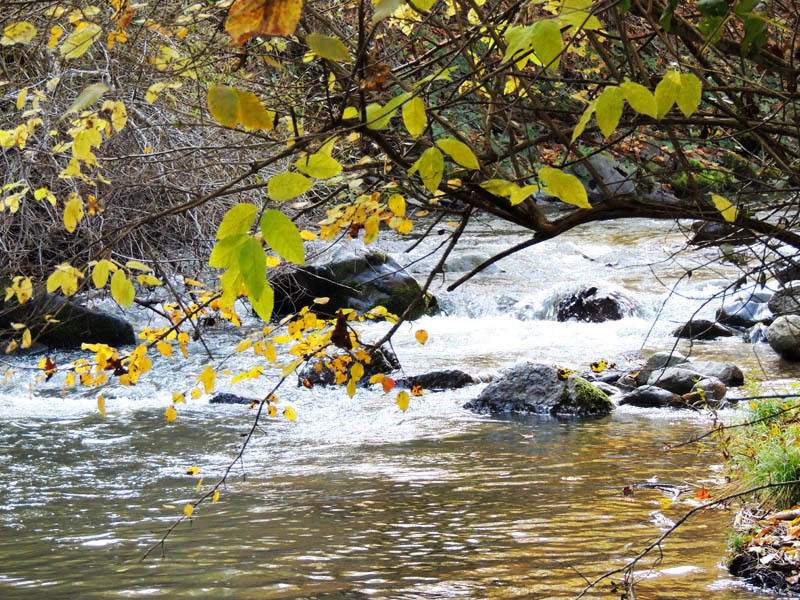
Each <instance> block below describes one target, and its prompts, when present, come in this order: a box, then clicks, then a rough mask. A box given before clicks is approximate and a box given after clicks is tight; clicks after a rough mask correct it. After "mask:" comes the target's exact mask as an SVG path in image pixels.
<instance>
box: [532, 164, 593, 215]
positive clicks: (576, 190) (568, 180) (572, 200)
mask: <svg viewBox="0 0 800 600" xmlns="http://www.w3.org/2000/svg"><path fill="white" fill-rule="evenodd" d="M539 179H541V180H542V182H543V183H544V184H545V185H546V186H547V191H548V192H549V193H550V194H552V195H553V196H556V197H557V198H558V199H559V200H561V201H562V202H566V203H568V204H574V205H575V206H577V207H579V208H592V205H591V204H589V198H588V195H587V194H586V188H585V187H583V184H582V183H581V181H580V179H578V178H577V177H575V175H570V174H569V173H564V172H563V171H561V170H560V169H553V168H551V167H542V168H541V169H539Z"/></svg>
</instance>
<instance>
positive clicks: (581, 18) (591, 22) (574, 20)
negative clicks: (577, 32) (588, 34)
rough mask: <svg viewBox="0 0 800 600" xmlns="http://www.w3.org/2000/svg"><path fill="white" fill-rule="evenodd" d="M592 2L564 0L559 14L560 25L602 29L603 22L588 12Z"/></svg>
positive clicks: (591, 0)
mask: <svg viewBox="0 0 800 600" xmlns="http://www.w3.org/2000/svg"><path fill="white" fill-rule="evenodd" d="M592 3H593V0H564V2H563V4H562V5H561V14H560V15H559V21H560V22H561V25H569V26H570V27H575V28H579V27H580V28H582V29H589V30H595V29H602V28H603V24H602V23H600V21H599V20H598V18H597V17H595V16H594V15H591V13H590V12H589V11H590V10H591V8H592ZM587 9H588V10H587Z"/></svg>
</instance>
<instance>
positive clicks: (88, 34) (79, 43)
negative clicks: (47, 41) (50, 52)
mask: <svg viewBox="0 0 800 600" xmlns="http://www.w3.org/2000/svg"><path fill="white" fill-rule="evenodd" d="M101 33H102V29H101V28H100V26H99V25H96V24H94V23H87V24H86V25H85V26H84V27H82V28H80V29H75V31H73V32H72V33H70V34H69V35H68V36H67V39H65V40H64V43H63V44H61V50H59V52H60V53H61V57H62V58H65V59H67V60H69V59H71V58H79V57H81V56H83V55H84V53H85V52H86V51H87V50H88V49H89V48H90V47H91V45H92V44H93V43H94V41H95V40H96V39H97V38H98V37H100V34H101Z"/></svg>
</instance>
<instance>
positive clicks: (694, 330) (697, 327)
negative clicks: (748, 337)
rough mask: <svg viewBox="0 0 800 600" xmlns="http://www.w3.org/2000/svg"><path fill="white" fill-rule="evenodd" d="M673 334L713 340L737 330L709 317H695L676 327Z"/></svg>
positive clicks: (692, 338)
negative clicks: (710, 319)
mask: <svg viewBox="0 0 800 600" xmlns="http://www.w3.org/2000/svg"><path fill="white" fill-rule="evenodd" d="M672 335H674V336H675V337H679V338H688V339H691V340H713V339H714V338H718V337H730V336H732V335H736V332H735V331H733V330H732V329H729V328H727V327H725V326H723V325H720V324H719V323H715V322H714V321H709V320H708V319H693V320H691V321H689V322H688V323H685V324H683V325H681V326H680V327H678V328H677V329H675V330H674V331H673V332H672Z"/></svg>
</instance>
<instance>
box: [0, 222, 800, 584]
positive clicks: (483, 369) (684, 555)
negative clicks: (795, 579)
mask: <svg viewBox="0 0 800 600" xmlns="http://www.w3.org/2000/svg"><path fill="white" fill-rule="evenodd" d="M443 227H446V226H443ZM522 239H524V234H523V232H521V231H518V230H515V229H513V228H510V227H509V226H508V225H507V224H503V223H498V222H496V221H492V220H483V221H478V222H476V223H475V224H473V225H472V226H471V227H470V228H469V230H468V233H467V235H466V237H465V238H464V240H463V243H462V244H461V245H460V246H459V248H458V249H457V250H456V253H455V255H454V257H453V260H452V261H451V262H450V268H451V269H452V271H449V272H448V273H447V274H446V277H445V278H444V282H442V279H438V280H437V281H436V283H435V284H434V286H433V288H432V291H434V293H436V294H437V296H438V297H439V299H440V302H441V305H442V307H443V308H444V312H443V313H442V314H441V315H437V316H434V317H424V318H423V319H421V320H419V321H417V322H415V323H413V324H408V325H404V326H403V327H402V328H401V329H400V330H399V332H398V333H397V335H396V337H395V339H394V347H395V350H396V352H397V354H398V356H399V358H400V360H401V362H402V363H403V367H404V369H405V372H406V373H407V374H409V375H412V374H418V373H422V372H426V371H430V370H432V369H442V368H459V369H462V370H464V371H467V372H470V373H472V374H480V375H492V374H496V373H497V372H498V371H499V370H501V369H502V368H504V367H508V366H511V365H513V364H515V363H517V362H519V361H522V360H534V361H540V362H546V363H553V364H559V365H563V366H568V367H572V368H576V369H581V370H585V369H587V368H588V365H589V363H591V362H592V361H596V360H599V359H603V358H606V359H612V360H617V361H624V362H625V364H630V365H635V364H636V362H635V361H636V360H637V359H639V358H641V357H642V356H643V355H644V356H646V355H647V354H649V353H652V352H653V351H656V350H663V349H669V348H671V347H672V346H673V344H674V343H675V339H674V338H672V337H671V336H670V331H671V330H672V329H673V328H674V327H675V326H676V325H677V324H678V323H682V322H684V321H686V320H687V319H688V318H690V317H691V316H692V314H693V313H694V312H695V311H697V310H698V308H700V307H701V305H702V304H703V301H704V300H705V299H707V298H708V297H709V296H711V295H712V294H713V293H714V292H716V291H718V290H720V289H722V288H723V287H724V286H725V285H727V283H728V282H729V281H731V280H732V279H736V278H738V274H737V273H738V271H737V269H736V268H735V267H733V266H730V265H728V266H726V265H722V266H719V265H717V266H716V267H713V268H703V267H702V265H703V264H705V263H706V262H707V261H708V260H709V259H710V258H712V257H713V256H714V255H715V254H714V253H715V251H714V250H704V251H696V250H695V251H690V252H687V253H684V254H681V255H678V256H674V253H675V252H677V251H678V250H680V249H681V248H682V247H683V245H684V243H685V238H684V236H683V234H682V233H681V232H680V230H679V229H678V228H677V227H676V226H675V225H673V224H669V223H666V224H665V223H658V222H653V221H645V220H630V221H626V222H621V223H609V224H596V225H592V226H590V227H584V228H581V229H579V230H576V231H574V232H571V233H569V234H567V235H565V236H562V237H560V238H559V239H557V240H552V241H550V242H547V243H545V244H542V245H540V246H536V247H533V248H530V249H528V250H526V251H523V252H521V253H519V254H517V255H514V256H512V257H510V258H508V259H506V260H504V261H502V262H500V263H497V264H496V265H494V266H493V267H492V268H491V269H489V270H488V271H487V272H484V273H482V274H480V275H478V276H476V277H475V278H474V279H473V280H471V281H470V282H468V283H466V284H465V285H463V286H462V287H460V288H458V289H457V290H456V291H455V292H453V293H447V292H446V291H445V289H444V287H446V285H448V284H449V283H451V282H452V281H454V280H455V279H456V278H457V277H458V276H460V275H461V274H463V271H464V270H465V269H468V268H469V267H470V265H474V264H475V262H476V261H478V260H480V259H482V258H486V257H488V256H490V255H492V254H494V253H495V252H498V251H500V250H502V249H504V248H506V247H508V246H511V245H513V244H515V243H518V242H519V241H521V240H522ZM382 243H383V244H384V246H383V249H385V250H388V251H389V252H390V253H392V254H393V255H394V256H395V257H398V258H399V260H400V261H401V262H407V261H408V260H417V259H418V260H419V262H416V263H414V264H413V266H412V267H411V269H412V271H414V272H415V273H416V274H418V275H421V274H423V273H424V272H425V269H426V268H427V267H430V265H431V264H433V263H432V261H433V260H434V259H433V258H431V257H428V258H425V255H426V253H428V252H430V251H431V250H432V249H433V248H434V247H435V245H436V244H437V239H431V240H428V241H427V242H425V243H423V244H422V245H420V246H419V247H418V248H417V249H415V251H414V252H413V253H411V254H410V255H406V254H404V250H405V249H406V248H407V246H408V245H409V242H408V241H405V242H403V241H398V240H394V241H392V240H389V241H386V242H382ZM686 269H692V270H693V275H692V277H691V278H688V279H684V280H683V281H682V282H681V283H679V284H678V285H677V287H674V284H675V282H676V281H677V280H678V278H679V277H680V276H681V274H683V273H684V272H685V270H686ZM578 284H600V285H604V286H616V287H617V288H618V289H619V290H621V291H622V292H623V293H625V294H626V295H627V296H629V297H631V298H632V299H633V300H634V301H635V304H636V307H637V308H636V314H634V315H632V316H630V317H627V318H625V319H622V320H621V321H614V322H607V323H601V324H589V323H576V322H566V323H559V322H556V321H554V320H552V316H551V315H552V305H553V298H554V296H555V294H556V293H557V292H558V291H559V290H562V289H565V288H569V287H574V286H576V285H578ZM100 305H101V306H103V307H104V308H109V307H110V305H109V304H108V303H107V301H102V302H101V303H100ZM716 306H717V304H715V303H710V304H708V305H706V306H705V307H703V308H702V310H701V312H700V314H699V316H712V315H713V310H714V308H715V307H716ZM657 316H658V319H656V317H657ZM132 318H133V320H134V321H135V326H137V327H139V328H141V327H144V326H147V325H149V324H152V325H161V324H160V323H158V321H156V320H154V318H153V317H151V316H149V315H148V314H147V313H145V312H144V311H133V317H132ZM248 327H250V328H255V327H257V323H256V322H255V320H252V319H248V320H246V321H245V323H244V329H245V330H247V329H248ZM386 327H387V325H386V324H372V325H368V326H367V328H366V337H367V338H370V337H371V338H376V337H378V336H379V335H380V334H381V333H382V332H383V331H385V329H386ZM420 328H422V329H425V330H426V331H427V332H428V334H429V340H428V342H427V343H426V344H425V345H424V346H422V345H420V344H418V343H417V342H416V341H415V339H414V332H415V331H416V330H417V329H420ZM206 339H207V341H208V342H209V345H210V347H211V348H212V350H213V352H214V353H215V355H216V356H217V360H216V361H215V362H214V364H215V366H219V365H220V364H221V360H222V359H223V357H225V358H224V366H225V367H227V368H229V369H231V370H232V371H235V372H238V371H239V370H241V369H243V368H249V367H251V366H254V365H256V364H258V363H257V362H256V361H255V359H254V358H253V357H252V355H251V354H250V353H242V354H235V353H234V351H233V349H234V347H235V345H236V344H237V342H238V341H239V340H240V339H241V332H240V331H239V330H235V329H233V328H230V327H219V328H217V329H214V330H209V331H207V334H206ZM678 349H680V350H681V351H682V352H684V353H687V352H691V356H692V358H698V359H699V358H708V359H714V360H723V359H728V360H733V361H734V362H736V363H737V364H739V365H740V367H741V368H742V369H743V370H744V371H745V372H746V374H747V375H750V376H752V377H753V378H755V379H759V380H764V379H766V380H776V379H780V378H788V377H795V376H796V375H797V373H794V372H793V371H790V370H787V369H788V368H789V367H788V366H787V365H785V364H782V363H780V362H779V361H778V359H777V358H776V356H775V355H774V354H773V353H772V351H771V350H770V349H769V347H767V346H766V345H758V346H753V345H749V344H744V343H742V342H741V341H739V340H738V339H733V338H728V339H723V340H720V341H714V342H702V343H695V344H694V345H693V346H691V347H689V346H688V344H686V343H681V344H679V345H678ZM53 356H54V358H55V360H56V362H57V363H58V364H64V363H66V362H68V361H70V360H73V359H75V358H77V357H78V356H79V354H77V353H69V352H61V353H56V354H55V355H53ZM38 358H40V357H39V356H32V357H27V358H17V359H13V360H14V366H15V375H14V376H13V377H11V378H9V380H8V382H7V383H6V385H5V386H4V387H2V388H0V597H2V598H138V597H146V598H206V597H207V598H222V597H225V598H237V599H238V598H241V599H246V598H259V599H263V598H315V599H323V598H326V599H338V598H342V599H350V598H352V599H355V598H363V599H368V598H369V599H371V598H403V599H431V598H475V599H479V598H543V599H544V598H572V597H575V596H576V595H577V594H578V593H580V591H581V590H582V588H583V586H585V585H586V580H587V579H589V580H590V579H592V578H594V577H597V576H598V575H601V574H602V573H604V572H606V571H608V570H611V569H615V568H618V567H620V566H622V565H623V564H624V563H625V562H626V561H627V560H629V559H630V558H632V557H633V556H635V555H636V554H637V553H638V552H639V551H640V550H641V549H642V548H643V547H644V546H645V545H647V544H648V543H650V542H652V541H653V540H654V539H655V538H657V537H658V536H659V535H661V534H662V533H663V532H664V531H665V530H666V529H667V528H669V526H670V524H671V522H672V521H675V520H677V519H678V518H679V517H680V516H681V515H682V514H683V513H685V512H686V511H687V510H689V509H690V508H692V507H693V506H696V505H697V501H696V500H694V494H693V493H692V494H688V495H685V496H683V497H682V498H681V499H680V500H677V501H673V502H670V501H669V500H668V499H667V498H666V497H665V496H663V495H662V494H661V493H660V492H658V491H648V490H637V491H636V494H635V496H634V497H632V498H630V497H624V496H623V494H622V491H621V490H622V488H623V486H625V485H629V484H635V483H642V482H645V481H647V480H650V479H651V478H657V479H658V481H659V482H661V483H668V484H687V485H691V486H696V487H697V488H698V489H699V487H700V486H705V487H707V488H709V489H710V490H711V491H712V494H713V492H714V487H713V486H714V485H715V483H716V482H717V481H718V479H719V477H720V476H721V465H720V464H719V463H720V461H721V457H720V456H719V454H718V453H716V452H715V451H714V449H713V448H712V447H710V446H697V445H695V446H686V447H684V448H681V449H680V450H674V451H671V452H665V451H664V450H663V446H664V445H665V444H672V443H675V442H680V441H682V440H685V439H687V438H689V437H690V436H691V435H692V434H694V433H697V432H701V431H704V430H705V429H706V428H707V427H708V426H709V423H710V421H709V420H708V418H707V417H706V416H704V415H702V414H697V413H692V412H689V411H676V410H669V411H666V410H664V411H661V410H645V409H637V408H631V407H621V408H619V409H617V410H616V411H615V412H614V413H613V414H612V415H611V416H610V417H607V418H604V419H597V420H589V421H584V422H579V421H557V420H553V419H544V418H537V417H515V418H496V417H495V418H493V417H487V416H479V415H474V414H472V413H470V412H468V411H465V410H464V409H463V408H462V405H463V404H464V403H465V402H466V401H467V400H469V399H471V398H473V397H475V396H476V395H477V394H478V393H479V391H480V390H481V389H482V386H481V385H478V386H472V387H469V388H465V389H462V390H454V391H448V392H440V393H432V392H427V393H426V394H425V395H424V396H422V397H420V398H412V401H411V406H410V407H409V409H408V411H406V412H405V413H403V412H401V411H400V410H399V408H398V407H397V406H396V405H395V404H394V395H393V394H389V395H385V394H383V393H379V392H378V391H368V390H360V391H359V392H358V393H357V394H356V396H355V397H354V398H352V399H351V398H349V397H348V396H347V395H346V394H345V392H344V390H343V389H336V390H331V389H324V388H321V387H315V388H314V389H311V390H306V389H304V388H297V387H294V382H292V383H291V385H287V386H285V387H284V388H282V389H281V390H280V391H279V397H280V399H281V402H291V403H292V404H293V406H294V407H295V409H296V411H297V415H298V418H297V422H295V423H291V422H289V421H287V420H285V419H274V420H272V419H268V420H266V421H265V422H264V424H263V427H262V429H261V430H260V431H259V432H258V433H257V434H256V436H255V437H254V438H253V441H252V442H251V445H250V447H249V448H248V450H247V453H246V454H245V457H244V463H243V465H241V466H237V468H236V469H235V473H236V475H234V476H232V477H231V478H230V480H229V482H228V484H227V486H226V487H225V488H223V489H222V490H221V497H220V500H219V502H218V503H216V504H214V505H210V504H209V505H201V506H200V507H199V508H198V509H197V510H196V512H195V514H194V516H193V518H192V520H191V524H188V523H187V524H183V525H181V526H180V527H178V528H177V530H176V531H175V532H174V533H173V534H172V536H171V537H170V538H169V540H168V542H167V545H166V554H165V556H164V557H163V558H161V557H160V555H159V553H158V552H156V553H155V554H154V555H151V557H149V558H147V559H146V560H144V561H142V560H140V559H141V558H142V555H143V554H144V552H145V551H146V550H147V548H148V547H150V546H151V545H152V544H153V543H155V542H157V541H158V540H159V539H160V533H159V532H160V531H161V530H163V529H164V528H166V527H168V526H169V525H170V524H171V523H172V522H173V521H174V520H175V518H176V517H178V516H179V515H180V514H182V507H183V506H184V505H185V504H186V503H187V502H190V501H192V500H193V499H194V498H196V496H197V495H196V493H195V486H196V485H197V482H198V480H199V478H200V477H203V483H202V484H201V486H200V487H201V489H207V487H208V485H209V484H210V482H213V481H216V479H218V478H219V476H220V475H221V473H222V472H223V470H224V468H225V467H226V466H227V465H228V464H229V463H230V461H231V460H232V458H233V457H234V456H235V455H236V452H237V447H238V445H239V444H240V443H241V440H242V437H241V435H242V434H243V433H244V432H246V431H247V430H248V428H249V426H250V423H251V420H252V418H253V412H252V411H249V410H248V409H247V407H243V406H220V405H210V404H208V397H207V396H202V397H201V398H198V399H195V400H188V402H187V404H186V405H180V406H179V407H178V409H179V417H178V419H177V420H176V421H175V422H173V423H171V424H167V422H166V420H165V418H164V410H165V408H166V407H167V406H168V405H169V404H170V399H171V393H172V392H173V391H182V390H186V389H191V388H192V387H194V386H195V385H196V383H195V378H196V376H197V374H198V373H199V372H200V370H202V367H203V365H204V364H206V362H207V357H206V356H205V355H204V353H203V351H202V347H201V346H200V345H199V344H197V343H193V344H192V345H191V347H190V359H189V360H187V361H182V360H174V359H173V360H166V359H162V358H160V357H159V358H156V359H154V367H153V370H152V371H151V372H150V373H148V374H147V375H146V376H145V377H144V378H143V381H142V382H141V383H140V384H139V385H137V386H135V387H133V388H125V387H122V386H119V385H112V384H108V385H106V386H104V388H103V389H102V391H101V392H102V393H103V395H104V396H105V397H106V401H105V402H106V403H105V406H106V411H107V415H106V417H105V418H103V417H102V416H101V415H100V414H99V412H98V410H97V401H96V396H97V393H98V391H97V390H84V389H77V388H72V389H68V390H67V389H64V387H63V386H64V383H63V375H60V374H59V375H56V377H54V378H53V379H52V380H51V381H50V382H47V383H34V379H35V377H36V374H35V373H33V372H31V371H26V370H25V367H30V366H33V365H35V363H36V361H37V360H38ZM277 377H278V374H277V373H276V374H275V375H270V377H269V378H268V382H269V381H274V380H276V379H277ZM228 381H229V378H227V381H226V379H225V378H220V380H219V381H218V383H217V386H216V388H215V391H235V392H236V393H239V394H242V395H245V396H247V395H252V396H263V395H264V393H265V390H266V386H267V383H265V381H263V380H260V381H250V382H247V383H245V384H242V385H240V386H237V387H235V388H234V387H231V386H230V385H229V384H228ZM737 392H738V391H737V390H733V391H732V392H731V394H732V395H737ZM191 466H197V467H198V469H199V473H198V475H197V476H191V475H187V474H186V470H187V468H189V467H191ZM732 516H733V512H732V511H724V510H715V511H708V512H706V513H701V514H699V515H697V516H696V517H694V518H693V519H692V520H690V521H689V523H688V524H687V525H686V526H684V527H683V528H681V529H679V530H678V531H677V532H676V533H675V534H674V535H673V536H672V537H670V538H669V539H668V540H667V542H666V543H665V544H664V547H663V555H661V560H660V562H658V563H654V562H653V560H652V559H648V560H646V561H644V562H643V563H642V564H641V566H640V568H639V569H638V570H637V576H638V578H639V583H638V585H637V593H638V595H637V597H638V598H641V599H646V598H648V599H649V598H653V599H654V598H664V599H668V598H669V599H673V598H701V597H702V598H706V599H715V600H717V599H718V600H723V599H725V600H728V599H754V598H765V597H769V596H768V595H767V594H766V593H765V592H761V591H758V590H754V589H751V588H748V587H746V586H744V585H742V584H741V583H740V582H738V581H736V580H735V579H733V578H731V577H730V576H729V575H728V574H727V572H726V571H725V569H724V566H723V562H724V555H725V549H726V535H727V532H726V527H727V525H728V523H729V521H730V520H731V518H732ZM653 558H656V557H655V556H654V557H653ZM620 593H621V592H618V591H617V592H615V591H614V590H613V589H612V587H611V586H610V584H609V582H604V583H602V584H600V585H599V586H598V587H597V588H596V589H595V590H593V591H592V592H590V593H589V594H588V597H590V598H619V596H620Z"/></svg>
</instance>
